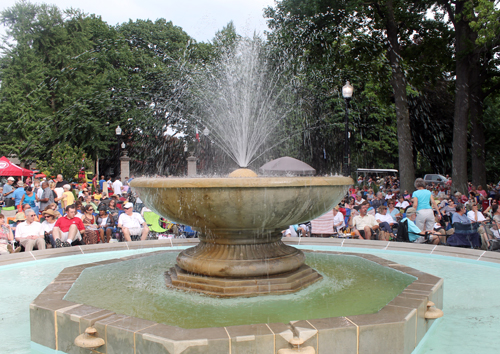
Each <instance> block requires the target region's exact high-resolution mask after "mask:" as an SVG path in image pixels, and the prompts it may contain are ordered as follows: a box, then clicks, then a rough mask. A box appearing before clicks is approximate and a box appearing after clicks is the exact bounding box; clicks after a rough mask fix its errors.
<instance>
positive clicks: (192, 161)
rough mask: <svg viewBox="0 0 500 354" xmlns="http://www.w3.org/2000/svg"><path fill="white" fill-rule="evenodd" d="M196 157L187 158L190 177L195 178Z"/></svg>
mask: <svg viewBox="0 0 500 354" xmlns="http://www.w3.org/2000/svg"><path fill="white" fill-rule="evenodd" d="M196 160H197V159H196V157H194V156H193V155H191V156H189V157H188V158H187V162H188V177H194V176H196Z"/></svg>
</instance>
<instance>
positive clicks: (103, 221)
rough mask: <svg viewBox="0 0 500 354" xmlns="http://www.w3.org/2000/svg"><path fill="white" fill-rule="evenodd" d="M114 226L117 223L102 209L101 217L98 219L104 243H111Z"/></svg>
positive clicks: (100, 211) (98, 226)
mask: <svg viewBox="0 0 500 354" xmlns="http://www.w3.org/2000/svg"><path fill="white" fill-rule="evenodd" d="M114 226H115V222H114V220H113V217H112V216H109V215H108V213H107V212H106V210H104V209H100V210H99V216H98V217H97V228H98V230H99V235H100V237H101V241H102V242H106V243H109V241H110V240H111V234H112V233H113V229H114ZM104 235H106V239H105V238H104Z"/></svg>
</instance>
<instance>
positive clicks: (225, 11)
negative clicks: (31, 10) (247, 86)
mask: <svg viewBox="0 0 500 354" xmlns="http://www.w3.org/2000/svg"><path fill="white" fill-rule="evenodd" d="M32 2H35V3H41V2H44V3H47V4H53V5H56V6H58V7H59V8H60V9H67V8H69V7H73V8H78V9H81V10H83V11H84V12H85V13H89V14H92V13H95V14H96V15H100V16H101V17H102V19H103V20H104V21H106V22H107V23H108V24H110V25H115V24H118V23H122V22H128V20H129V19H132V20H136V19H142V20H145V19H150V20H152V21H154V20H156V19H157V18H165V19H166V20H167V21H172V23H173V24H174V25H176V26H179V27H182V29H183V30H184V31H185V32H186V33H187V34H188V35H190V36H191V37H193V38H195V39H196V40H197V41H198V42H201V41H205V42H207V41H210V40H211V39H213V37H214V35H215V33H216V32H217V31H218V30H221V29H222V28H223V27H224V26H225V25H227V24H228V22H229V21H233V22H234V24H235V26H236V31H237V32H238V34H241V35H244V36H252V35H253V33H254V32H257V33H258V34H261V35H262V34H263V33H264V31H265V30H266V29H267V26H266V21H265V19H264V17H263V9H264V8H265V7H267V6H274V0H187V1H186V0H85V1H82V0H47V1H32ZM15 3H16V0H2V1H1V5H0V8H1V9H2V10H3V9H5V8H8V7H11V6H13V5H14V4H15ZM0 32H1V34H4V33H5V29H4V28H0Z"/></svg>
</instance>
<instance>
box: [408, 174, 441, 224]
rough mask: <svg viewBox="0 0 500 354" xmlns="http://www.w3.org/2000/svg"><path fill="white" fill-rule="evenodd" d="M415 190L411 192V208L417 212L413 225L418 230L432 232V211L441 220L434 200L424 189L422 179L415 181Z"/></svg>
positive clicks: (433, 219) (434, 220)
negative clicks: (435, 212)
mask: <svg viewBox="0 0 500 354" xmlns="http://www.w3.org/2000/svg"><path fill="white" fill-rule="evenodd" d="M415 188H417V190H416V191H415V192H413V199H412V200H413V205H412V206H413V208H415V209H416V210H417V216H416V220H415V224H416V225H417V227H418V228H419V229H420V230H432V229H433V228H434V224H435V223H436V219H435V218H434V211H433V210H432V209H433V208H434V210H436V211H437V214H438V218H439V220H441V213H440V212H439V207H438V205H437V204H436V201H435V200H434V197H433V196H432V194H431V192H430V191H429V190H427V189H426V188H425V182H424V180H423V179H422V178H417V179H416V180H415Z"/></svg>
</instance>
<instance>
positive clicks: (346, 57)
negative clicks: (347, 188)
mask: <svg viewBox="0 0 500 354" xmlns="http://www.w3.org/2000/svg"><path fill="white" fill-rule="evenodd" d="M431 5H432V2H430V1H403V0H386V1H340V0H339V1H335V0H330V1H320V2H317V1H299V0H285V1H282V2H280V3H278V4H277V5H276V8H275V9H273V8H268V9H267V12H266V16H267V17H269V18H270V21H269V24H270V26H271V28H272V29H273V30H274V31H273V32H272V33H271V40H272V39H277V40H281V41H286V42H287V44H288V45H289V46H292V47H294V46H295V47H298V50H297V51H296V53H300V50H302V51H303V53H304V54H299V55H302V56H306V55H308V56H309V57H311V56H312V57H315V58H316V62H317V61H321V60H324V58H325V57H326V56H327V55H329V56H332V57H334V58H333V59H332V61H333V63H331V64H330V65H331V66H332V67H333V68H335V69H337V70H339V71H340V70H342V71H343V72H342V75H339V76H344V80H345V78H350V79H351V81H354V82H357V83H358V86H359V85H362V84H361V83H362V82H363V81H365V80H366V77H367V76H368V77H369V76H377V75H378V76H379V77H380V78H381V80H382V81H383V80H386V79H387V78H389V82H390V85H391V88H392V97H393V99H394V104H395V113H396V121H397V137H398V139H397V140H398V149H399V170H400V179H401V188H403V189H408V190H412V189H413V182H414V179H415V172H414V171H415V169H414V158H413V143H412V136H411V129H410V114H409V109H408V97H407V91H408V90H410V82H408V77H407V76H408V75H410V76H411V78H412V79H413V80H414V81H415V82H419V83H420V82H422V80H423V79H422V78H423V77H425V75H427V76H428V77H433V75H434V74H435V73H436V72H438V73H439V71H438V70H436V68H437V67H440V66H441V65H440V64H439V63H438V60H436V58H435V57H433V56H432V55H427V58H426V59H425V64H419V63H418V60H415V59H416V58H419V57H420V56H421V53H423V51H424V49H425V48H428V46H426V45H423V43H428V42H429V43H433V46H435V45H436V44H437V43H436V42H438V39H439V37H445V38H446V37H447V33H446V29H445V27H444V26H442V25H441V26H440V23H439V22H437V21H434V20H433V19H428V18H426V13H427V11H428V10H429V9H430V6H431ZM295 28H298V30H296V29H295ZM276 32H278V33H276ZM443 33H444V36H442V35H443ZM346 46H347V49H344V48H342V47H346ZM445 48H446V45H445ZM327 53H328V54H327ZM416 54H419V55H416ZM428 54H431V52H430V51H429V53H428ZM381 57H382V58H384V60H385V62H384V65H386V68H384V67H382V68H380V67H379V68H377V67H376V65H377V64H378V63H377V61H378V60H380V58H381ZM414 58H415V59H414ZM308 59H309V58H308ZM363 59H364V60H363ZM316 62H315V61H314V60H313V61H311V60H309V61H308V62H305V61H303V65H315V64H316ZM411 64H413V65H414V66H415V67H416V70H414V72H411ZM381 69H382V70H381ZM420 69H422V70H420ZM386 72H387V73H388V76H384V74H385V73H386ZM419 72H420V73H419ZM439 76H440V75H438V76H437V77H435V78H433V79H432V80H429V79H427V81H434V80H436V79H439ZM362 78H363V79H362ZM416 78H418V80H417V79H416ZM426 84H427V85H428V84H429V82H428V83H426ZM430 84H432V82H430ZM384 93H385V92H384Z"/></svg>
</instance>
